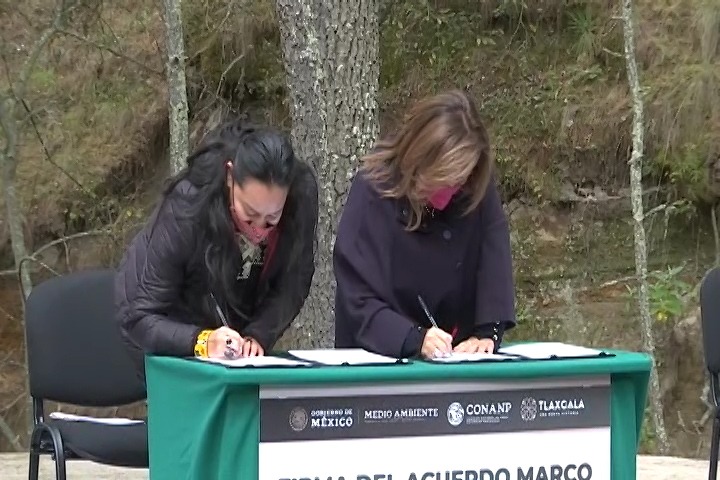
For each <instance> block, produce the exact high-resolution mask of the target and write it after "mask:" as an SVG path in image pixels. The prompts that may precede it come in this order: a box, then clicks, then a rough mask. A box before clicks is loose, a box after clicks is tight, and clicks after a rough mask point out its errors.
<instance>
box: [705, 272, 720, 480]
mask: <svg viewBox="0 0 720 480" xmlns="http://www.w3.org/2000/svg"><path fill="white" fill-rule="evenodd" d="M700 317H701V319H702V337H703V350H704V352H705V364H706V366H707V369H708V372H710V392H711V395H712V402H713V405H714V406H715V417H714V419H713V428H712V439H711V441H710V472H709V476H708V478H709V479H710V480H716V479H717V469H718V450H719V449H720V403H718V402H719V401H720V378H719V375H720V268H713V269H712V270H710V271H709V272H708V273H707V274H706V275H705V278H703V280H702V283H701V285H700Z"/></svg>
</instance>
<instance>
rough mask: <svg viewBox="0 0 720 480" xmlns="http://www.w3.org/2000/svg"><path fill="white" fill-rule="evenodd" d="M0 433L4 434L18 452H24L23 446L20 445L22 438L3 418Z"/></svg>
mask: <svg viewBox="0 0 720 480" xmlns="http://www.w3.org/2000/svg"><path fill="white" fill-rule="evenodd" d="M0 432H2V434H3V436H4V437H5V438H6V439H7V440H8V442H10V445H12V447H13V448H14V449H15V451H16V452H22V451H23V450H24V449H23V447H22V445H20V437H19V436H18V434H17V433H15V432H13V429H12V428H10V425H8V424H7V422H6V421H5V419H4V418H3V417H1V416H0Z"/></svg>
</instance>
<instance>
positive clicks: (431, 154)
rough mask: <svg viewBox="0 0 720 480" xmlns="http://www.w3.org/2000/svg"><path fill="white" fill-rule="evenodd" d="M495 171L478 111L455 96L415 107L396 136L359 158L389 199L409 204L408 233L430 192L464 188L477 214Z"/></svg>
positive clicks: (428, 100)
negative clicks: (439, 189)
mask: <svg viewBox="0 0 720 480" xmlns="http://www.w3.org/2000/svg"><path fill="white" fill-rule="evenodd" d="M492 168H493V160H492V157H491V152H490V140H489V136H488V133H487V130H486V129H485V126H484V125H483V123H482V120H481V119H480V115H479V114H478V111H477V108H476V107H475V105H474V103H473V102H472V100H471V99H470V98H468V96H467V95H466V94H465V93H463V92H461V91H459V90H453V91H450V92H446V93H442V94H440V95H436V96H433V97H429V98H426V99H424V100H422V101H420V102H419V103H417V104H416V105H415V106H414V107H413V108H412V109H411V110H410V111H409V112H408V113H407V115H406V116H405V119H404V122H403V125H402V127H401V128H400V130H399V132H398V133H397V134H396V135H394V136H392V137H390V138H388V139H385V140H382V141H380V142H378V144H377V145H376V147H375V149H374V150H373V151H372V152H371V153H369V154H367V155H365V156H364V157H363V158H362V166H361V171H363V172H364V173H365V175H366V176H367V178H368V179H369V180H370V181H371V182H373V183H374V184H375V186H376V188H378V190H379V192H380V194H381V195H382V196H384V197H390V198H403V197H405V198H407V200H408V202H409V203H410V207H411V215H410V219H409V221H408V225H407V229H408V230H410V231H412V230H416V229H417V228H418V227H419V226H420V224H421V223H422V217H423V207H424V205H425V203H426V202H427V196H428V194H429V193H431V192H432V191H434V190H437V189H438V188H443V187H449V186H458V185H462V186H463V190H464V191H465V193H466V194H468V195H469V197H470V202H469V204H468V206H467V209H466V210H465V214H468V213H470V212H472V211H473V210H475V209H476V208H477V206H478V205H479V204H480V202H481V201H482V199H483V197H484V196H485V191H486V190H487V186H488V183H489V181H490V176H491V173H492Z"/></svg>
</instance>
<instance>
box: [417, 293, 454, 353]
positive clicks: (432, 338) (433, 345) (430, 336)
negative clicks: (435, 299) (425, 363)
mask: <svg viewBox="0 0 720 480" xmlns="http://www.w3.org/2000/svg"><path fill="white" fill-rule="evenodd" d="M418 302H420V306H421V307H422V309H423V312H425V316H426V317H427V318H428V320H430V323H431V324H432V328H430V329H429V330H428V331H427V333H426V334H425V338H424V339H423V343H422V348H421V353H422V355H423V356H424V357H425V358H437V357H446V356H448V355H450V354H451V353H452V341H453V337H452V335H450V334H449V333H447V332H446V331H444V330H442V329H441V328H440V327H438V325H437V322H436V321H435V317H433V315H432V314H431V313H430V310H429V309H428V307H427V305H426V304H425V301H423V299H422V297H421V296H420V295H418Z"/></svg>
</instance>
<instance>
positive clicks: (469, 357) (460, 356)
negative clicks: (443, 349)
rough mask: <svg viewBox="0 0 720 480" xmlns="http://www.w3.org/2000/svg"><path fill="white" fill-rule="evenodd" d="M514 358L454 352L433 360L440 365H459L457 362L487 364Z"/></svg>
mask: <svg viewBox="0 0 720 480" xmlns="http://www.w3.org/2000/svg"><path fill="white" fill-rule="evenodd" d="M513 358H514V357H511V356H508V355H498V354H495V353H461V352H452V353H451V354H450V355H448V356H447V357H437V358H433V359H432V361H433V362H440V363H457V362H487V361H497V360H512V359H513Z"/></svg>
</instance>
